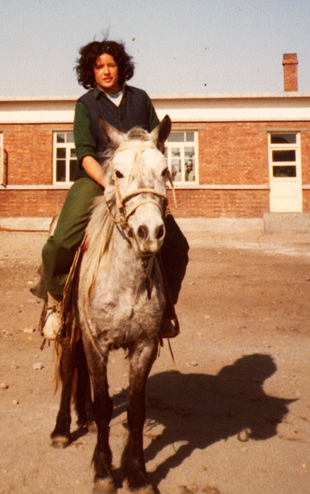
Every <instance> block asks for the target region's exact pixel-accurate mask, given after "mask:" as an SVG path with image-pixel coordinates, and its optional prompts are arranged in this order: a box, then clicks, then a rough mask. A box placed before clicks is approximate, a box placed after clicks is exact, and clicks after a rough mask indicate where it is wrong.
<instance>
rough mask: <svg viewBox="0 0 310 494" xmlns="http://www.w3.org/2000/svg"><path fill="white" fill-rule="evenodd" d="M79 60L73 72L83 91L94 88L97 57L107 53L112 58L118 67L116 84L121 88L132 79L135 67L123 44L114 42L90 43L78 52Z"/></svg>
mask: <svg viewBox="0 0 310 494" xmlns="http://www.w3.org/2000/svg"><path fill="white" fill-rule="evenodd" d="M79 53H80V55H81V56H80V58H79V59H78V60H77V65H76V67H75V70H76V72H77V77H78V83H79V84H81V85H82V86H83V87H84V88H85V89H91V88H94V87H96V81H95V76H94V67H95V65H96V60H97V58H98V57H100V56H101V55H103V53H107V54H108V55H111V56H112V57H113V58H114V61H115V62H116V63H117V65H118V77H119V79H118V82H119V85H120V86H121V87H123V85H124V83H125V81H129V79H131V78H132V76H133V74H134V71H135V65H134V62H133V60H132V57H131V56H130V55H128V54H127V53H126V51H125V45H124V43H117V42H116V41H108V40H104V41H92V42H91V43H88V44H87V45H85V46H82V48H81V49H80V51H79Z"/></svg>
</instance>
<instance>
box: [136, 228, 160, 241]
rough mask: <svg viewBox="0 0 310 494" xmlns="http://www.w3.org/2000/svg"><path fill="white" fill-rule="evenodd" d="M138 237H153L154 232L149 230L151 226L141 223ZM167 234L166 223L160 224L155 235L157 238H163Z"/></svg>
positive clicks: (144, 238) (143, 238)
mask: <svg viewBox="0 0 310 494" xmlns="http://www.w3.org/2000/svg"><path fill="white" fill-rule="evenodd" d="M137 233H138V237H139V239H140V240H148V239H149V238H151V237H152V232H150V231H149V228H148V227H147V226H146V225H140V226H139V228H138V232H137ZM164 235H165V227H164V225H159V226H157V227H156V228H155V230H154V233H153V236H154V238H155V240H161V239H162V238H163V237H164Z"/></svg>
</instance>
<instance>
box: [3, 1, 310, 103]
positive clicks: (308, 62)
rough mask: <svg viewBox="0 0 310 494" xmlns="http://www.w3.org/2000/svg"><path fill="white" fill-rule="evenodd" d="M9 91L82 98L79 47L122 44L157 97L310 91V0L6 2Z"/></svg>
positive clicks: (138, 82) (142, 83)
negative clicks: (293, 58) (293, 57)
mask: <svg viewBox="0 0 310 494" xmlns="http://www.w3.org/2000/svg"><path fill="white" fill-rule="evenodd" d="M0 12H1V15H0V47H1V49H0V67H1V77H0V97H1V96H30V95H79V94H82V93H83V92H84V89H83V88H82V87H80V86H78V84H77V82H76V76H75V71H74V70H73V68H74V65H75V60H76V58H77V56H78V50H79V48H80V47H81V46H83V45H85V44H86V43H88V42H90V41H92V40H93V39H97V40H100V39H102V37H103V35H104V33H106V32H107V30H109V37H110V38H111V39H115V40H122V41H124V42H125V44H126V48H127V51H128V52H129V53H130V54H131V55H132V56H133V57H134V59H135V62H136V73H135V76H134V78H133V79H132V80H131V84H132V85H135V86H137V87H142V88H143V89H145V90H146V91H147V92H148V93H150V94H163V93H204V92H208V93H223V92H233V93H236V92H273V91H282V90H283V68H282V57H283V53H297V55H298V60H299V66H298V73H299V90H300V91H310V2H309V0H255V1H254V0H253V1H251V0H235V1H233V0H186V1H184V0H0Z"/></svg>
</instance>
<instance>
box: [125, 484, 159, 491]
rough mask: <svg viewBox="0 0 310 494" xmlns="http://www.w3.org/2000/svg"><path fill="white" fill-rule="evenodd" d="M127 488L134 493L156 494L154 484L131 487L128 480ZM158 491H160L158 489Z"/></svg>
mask: <svg viewBox="0 0 310 494" xmlns="http://www.w3.org/2000/svg"><path fill="white" fill-rule="evenodd" d="M125 487H126V490H128V491H129V492H133V493H134V494H156V492H155V490H154V488H153V486H152V485H151V484H148V485H145V486H144V487H139V488H138V489H134V488H130V486H129V485H128V482H126V486H125ZM157 492H158V491H157Z"/></svg>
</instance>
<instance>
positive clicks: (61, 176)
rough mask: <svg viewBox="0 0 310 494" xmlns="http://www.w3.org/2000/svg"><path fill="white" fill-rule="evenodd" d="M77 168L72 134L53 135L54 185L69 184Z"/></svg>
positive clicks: (58, 133) (56, 133) (60, 133)
mask: <svg viewBox="0 0 310 494" xmlns="http://www.w3.org/2000/svg"><path fill="white" fill-rule="evenodd" d="M76 166H77V160H76V153H75V148H74V139H73V133H72V132H55V133H54V183H62V184H71V183H72V182H73V180H74V174H75V170H76Z"/></svg>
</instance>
